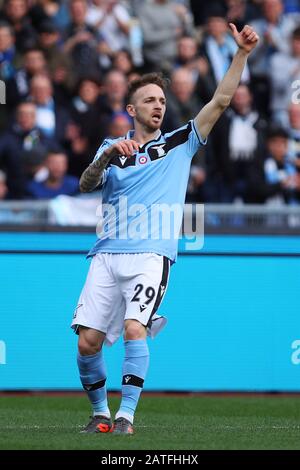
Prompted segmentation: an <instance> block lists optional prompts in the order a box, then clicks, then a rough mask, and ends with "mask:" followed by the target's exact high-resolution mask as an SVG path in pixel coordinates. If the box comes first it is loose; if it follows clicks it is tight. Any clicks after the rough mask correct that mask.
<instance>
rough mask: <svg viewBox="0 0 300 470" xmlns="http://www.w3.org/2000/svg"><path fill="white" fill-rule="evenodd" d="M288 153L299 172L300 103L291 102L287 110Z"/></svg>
mask: <svg viewBox="0 0 300 470" xmlns="http://www.w3.org/2000/svg"><path fill="white" fill-rule="evenodd" d="M288 115H289V124H288V128H287V129H288V133H289V153H290V155H291V157H292V158H293V161H294V164H295V166H296V168H297V171H298V173H300V103H298V104H296V103H292V104H291V105H290V107H289V110H288Z"/></svg>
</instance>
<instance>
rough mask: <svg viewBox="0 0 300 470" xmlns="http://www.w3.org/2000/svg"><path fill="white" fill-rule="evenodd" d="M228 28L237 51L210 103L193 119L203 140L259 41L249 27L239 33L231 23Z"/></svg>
mask: <svg viewBox="0 0 300 470" xmlns="http://www.w3.org/2000/svg"><path fill="white" fill-rule="evenodd" d="M229 26H230V28H231V31H232V34H233V37H234V39H235V42H236V43H237V45H238V50H237V52H236V54H235V56H234V57H233V60H232V63H231V65H230V67H229V69H228V71H227V73H226V75H225V77H224V78H223V80H222V81H221V82H220V83H219V85H218V87H217V89H216V91H215V93H214V96H213V97H212V99H211V101H210V102H209V103H207V104H206V105H205V106H204V107H203V108H202V109H201V111H200V112H199V114H197V116H196V118H195V125H196V127H197V129H198V131H199V133H200V135H201V137H202V138H203V139H205V138H206V137H207V136H208V134H209V133H210V131H211V130H212V128H213V126H214V125H215V123H216V122H217V120H218V119H219V117H220V116H221V114H222V113H223V112H224V111H225V109H226V108H228V106H229V104H230V101H231V99H232V97H233V95H234V92H235V91H236V89H237V87H238V85H239V82H240V79H241V75H242V72H243V69H244V67H245V65H246V62H247V58H248V55H249V54H250V52H251V51H252V50H253V49H254V48H255V46H256V44H257V42H258V39H259V37H258V35H257V34H256V32H255V31H254V30H253V28H251V26H248V25H246V26H244V28H243V30H242V31H241V32H240V33H239V32H238V31H237V29H236V27H235V25H234V24H233V23H229Z"/></svg>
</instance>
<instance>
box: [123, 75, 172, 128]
mask: <svg viewBox="0 0 300 470" xmlns="http://www.w3.org/2000/svg"><path fill="white" fill-rule="evenodd" d="M133 101H134V103H133V105H132V113H130V114H131V115H132V117H133V118H134V119H135V120H136V122H137V123H139V124H140V125H142V127H143V128H144V129H146V130H147V131H148V132H155V131H156V130H158V129H160V127H161V124H162V121H163V118H164V115H165V112H166V97H165V94H164V92H163V90H162V89H161V88H160V87H159V86H157V85H154V84H150V85H146V86H144V87H142V88H139V89H138V90H137V91H136V93H135V94H134V99H133Z"/></svg>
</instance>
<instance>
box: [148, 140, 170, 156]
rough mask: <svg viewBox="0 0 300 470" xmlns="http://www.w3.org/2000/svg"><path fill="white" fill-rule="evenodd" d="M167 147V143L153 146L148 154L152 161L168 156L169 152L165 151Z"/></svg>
mask: <svg viewBox="0 0 300 470" xmlns="http://www.w3.org/2000/svg"><path fill="white" fill-rule="evenodd" d="M166 145H167V144H166V143H165V144H160V145H152V146H151V147H149V149H148V153H149V156H150V158H151V160H158V159H159V158H163V157H165V156H166V154H167V151H166V149H165V147H166Z"/></svg>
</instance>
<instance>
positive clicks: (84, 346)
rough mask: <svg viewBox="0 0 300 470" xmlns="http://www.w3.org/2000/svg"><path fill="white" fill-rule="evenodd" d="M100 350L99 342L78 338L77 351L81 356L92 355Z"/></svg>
mask: <svg viewBox="0 0 300 470" xmlns="http://www.w3.org/2000/svg"><path fill="white" fill-rule="evenodd" d="M100 350H101V346H100V344H99V343H95V342H92V341H87V340H86V338H79V341H78V351H79V354H80V355H81V356H92V355H93V354H97V353H98V352H99V351H100Z"/></svg>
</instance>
